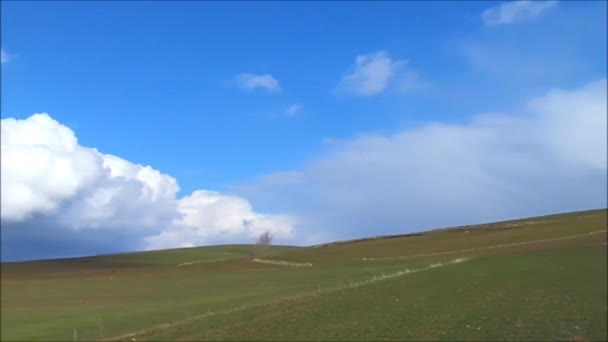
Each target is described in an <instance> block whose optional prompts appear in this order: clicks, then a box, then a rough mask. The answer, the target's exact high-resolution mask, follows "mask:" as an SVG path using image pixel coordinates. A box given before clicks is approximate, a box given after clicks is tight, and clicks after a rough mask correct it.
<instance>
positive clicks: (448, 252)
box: [363, 229, 608, 261]
mask: <svg viewBox="0 0 608 342" xmlns="http://www.w3.org/2000/svg"><path fill="white" fill-rule="evenodd" d="M606 232H608V231H607V230H606V229H602V230H594V231H592V232H588V233H583V234H576V235H568V236H562V237H558V238H552V239H542V240H532V241H523V242H514V243H507V244H502V245H493V246H486V247H477V248H467V249H457V250H452V251H447V252H436V253H423V254H413V255H403V256H393V257H380V258H368V257H364V258H363V261H380V260H397V259H399V260H400V259H411V258H420V257H427V256H438V255H449V254H458V253H466V252H475V251H483V250H488V249H496V248H506V247H514V246H523V245H532V244H535V243H544V242H551V241H561V240H569V239H576V238H580V237H584V236H589V235H595V234H602V233H604V234H606Z"/></svg>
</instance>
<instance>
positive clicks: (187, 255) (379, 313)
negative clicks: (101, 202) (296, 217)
mask: <svg viewBox="0 0 608 342" xmlns="http://www.w3.org/2000/svg"><path fill="white" fill-rule="evenodd" d="M607 229H608V222H607V210H595V211H587V212H579V213H570V214H562V215H554V216H545V217H540V218H533V219H523V220H518V221H510V222H502V223H495V224H489V225H483V226H478V227H464V228H460V229H452V230H436V231H432V232H428V233H426V234H423V235H418V236H406V237H392V238H377V239H370V240H366V241H357V242H352V243H341V244H333V245H326V246H314V247H289V246H273V247H272V248H271V249H270V250H269V252H268V254H267V255H266V256H265V257H264V259H266V261H268V260H271V261H272V260H274V261H283V262H290V263H294V264H293V265H289V264H287V265H285V264H273V263H268V262H254V261H251V260H249V255H250V252H251V250H252V246H248V245H231V246H212V247H202V248H188V249H176V250H167V251H158V252H146V253H131V254H122V255H108V256H98V257H89V258H76V259H64V260H47V261H36V262H23V263H3V264H2V280H1V286H2V287H1V289H2V292H1V295H2V298H1V299H2V303H1V304H2V305H1V323H2V325H1V339H2V341H12V340H20V341H25V340H27V341H33V340H44V341H49V340H53V341H58V340H59V341H72V340H80V341H86V340H127V341H132V340H137V341H142V340H164V341H167V340H171V341H174V340H199V341H200V340H236V341H242V340H277V341H286V340H332V341H334V340H348V341H352V340H364V341H370V340H373V341H379V340H416V341H420V340H447V341H454V340H479V341H495V340H516V341H520V340H534V341H557V340H560V341H561V340H566V341H570V340H571V341H606V340H607V339H608V334H607V323H606V322H607V320H608V317H607V314H608V311H607V302H608V295H607V292H608V285H607V277H608V274H607V254H606V242H607V236H606V232H607ZM178 265H179V266H178ZM296 266H297V267H296Z"/></svg>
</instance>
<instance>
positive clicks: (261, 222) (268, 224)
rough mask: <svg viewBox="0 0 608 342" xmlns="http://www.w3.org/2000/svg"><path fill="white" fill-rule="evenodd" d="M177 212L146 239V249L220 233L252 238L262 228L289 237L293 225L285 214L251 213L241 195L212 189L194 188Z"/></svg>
mask: <svg viewBox="0 0 608 342" xmlns="http://www.w3.org/2000/svg"><path fill="white" fill-rule="evenodd" d="M177 211H178V213H179V214H180V217H179V218H178V219H177V220H176V221H175V222H173V225H172V228H171V229H168V230H165V231H163V232H161V233H160V234H158V235H156V236H152V237H149V238H147V239H146V241H147V244H148V248H149V249H157V248H167V247H175V246H181V245H182V244H183V243H187V244H194V245H197V244H203V243H204V242H205V241H209V239H210V238H213V237H217V236H222V235H224V236H227V237H235V236H240V237H243V236H244V237H249V238H251V239H253V238H254V237H255V236H259V234H261V233H263V232H264V231H266V230H268V231H271V232H272V233H273V235H274V236H275V237H278V238H290V237H291V236H292V233H293V232H292V228H293V226H294V224H295V222H294V221H293V219H291V218H290V217H288V216H282V215H261V214H258V213H255V212H254V211H253V208H252V207H251V205H250V204H249V202H248V201H247V200H245V199H244V198H240V197H235V196H227V195H222V194H219V193H217V192H214V191H204V190H198V191H195V192H194V193H192V195H190V196H186V197H184V198H182V199H181V200H180V201H179V203H178V205H177ZM247 240H249V239H247Z"/></svg>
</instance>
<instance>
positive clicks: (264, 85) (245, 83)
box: [236, 73, 281, 92]
mask: <svg viewBox="0 0 608 342" xmlns="http://www.w3.org/2000/svg"><path fill="white" fill-rule="evenodd" d="M236 82H237V84H238V85H239V86H240V87H241V88H243V89H245V90H248V91H251V90H254V89H256V88H260V89H265V90H268V91H272V92H275V91H280V90H281V87H280V85H279V81H277V79H276V78H274V77H273V76H272V75H270V74H264V75H256V74H249V73H245V74H239V75H237V76H236Z"/></svg>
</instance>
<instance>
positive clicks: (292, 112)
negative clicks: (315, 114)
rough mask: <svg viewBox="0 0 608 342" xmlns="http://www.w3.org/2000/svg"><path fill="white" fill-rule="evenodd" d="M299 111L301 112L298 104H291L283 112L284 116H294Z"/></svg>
mask: <svg viewBox="0 0 608 342" xmlns="http://www.w3.org/2000/svg"><path fill="white" fill-rule="evenodd" d="M301 111H302V106H301V105H300V104H297V103H295V104H292V105H291V106H289V107H287V109H286V110H285V115H287V116H296V115H298V114H299V113H300V112H301Z"/></svg>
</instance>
